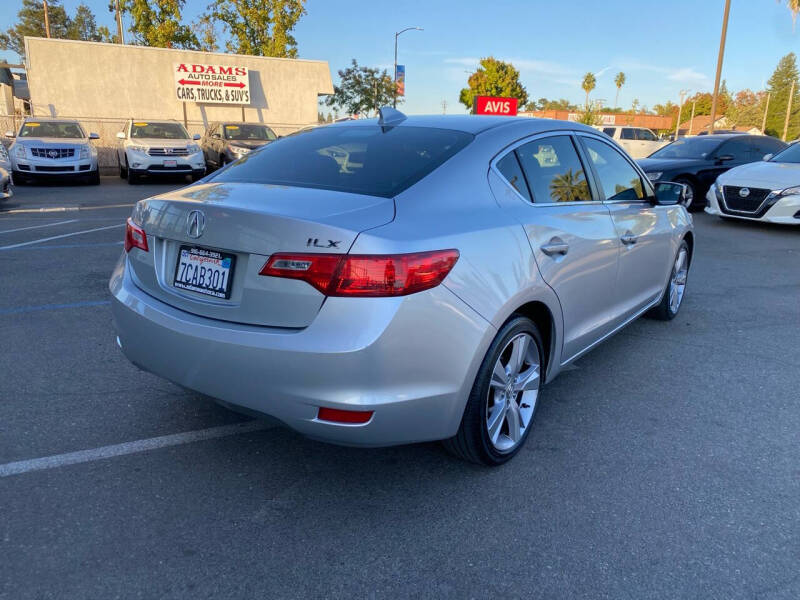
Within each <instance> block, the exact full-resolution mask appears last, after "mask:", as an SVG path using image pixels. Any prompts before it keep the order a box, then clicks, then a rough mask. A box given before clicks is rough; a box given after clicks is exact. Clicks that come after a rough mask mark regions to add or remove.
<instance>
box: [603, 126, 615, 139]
mask: <svg viewBox="0 0 800 600" xmlns="http://www.w3.org/2000/svg"><path fill="white" fill-rule="evenodd" d="M603 133H605V134H606V135H607V136H608V137H610V138H612V139H613V137H614V128H613V127H606V128H604V129H603Z"/></svg>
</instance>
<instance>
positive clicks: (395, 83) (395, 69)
mask: <svg viewBox="0 0 800 600" xmlns="http://www.w3.org/2000/svg"><path fill="white" fill-rule="evenodd" d="M412 29H413V30H416V31H423V29H422V27H406V28H405V29H403V30H402V31H396V32H395V34H394V94H393V98H394V102H393V103H392V106H393V107H394V108H397V38H399V37H400V34H401V33H405V32H406V31H411V30H412Z"/></svg>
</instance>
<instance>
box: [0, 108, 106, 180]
mask: <svg viewBox="0 0 800 600" xmlns="http://www.w3.org/2000/svg"><path fill="white" fill-rule="evenodd" d="M6 137H9V138H12V139H14V143H12V144H11V147H10V148H9V149H8V154H9V158H10V159H11V170H12V172H13V174H14V181H15V182H16V183H18V184H19V183H23V182H25V181H27V180H32V179H39V178H45V177H50V178H52V177H80V178H83V179H86V180H87V181H88V183H91V184H93V185H97V184H98V183H100V172H99V171H98V168H97V148H95V147H94V145H93V144H91V143H89V140H96V139H98V138H99V137H100V136H99V135H97V134H96V133H90V134H89V135H87V134H86V132H85V131H84V130H83V127H81V124H80V123H78V122H77V121H67V120H64V119H38V118H33V117H28V118H26V119H25V120H24V121H23V123H22V127H20V128H19V132H18V133H17V135H16V136H15V135H14V132H13V131H7V132H6Z"/></svg>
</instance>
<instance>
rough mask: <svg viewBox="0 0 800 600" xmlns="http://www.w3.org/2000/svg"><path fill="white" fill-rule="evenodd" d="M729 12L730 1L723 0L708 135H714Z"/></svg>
mask: <svg viewBox="0 0 800 600" xmlns="http://www.w3.org/2000/svg"><path fill="white" fill-rule="evenodd" d="M730 12H731V0H725V12H724V14H723V16H722V34H721V35H720V36H719V54H718V55H717V76H716V78H715V79H714V97H713V98H712V99H711V124H710V125H709V126H708V133H714V121H715V120H716V118H717V98H718V96H719V78H720V75H722V58H723V57H724V56H725V38H726V37H727V35H728V14H730Z"/></svg>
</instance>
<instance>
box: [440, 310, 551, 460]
mask: <svg viewBox="0 0 800 600" xmlns="http://www.w3.org/2000/svg"><path fill="white" fill-rule="evenodd" d="M543 356H544V354H543V353H542V338H541V336H540V335H539V330H538V329H537V328H536V325H535V324H534V323H533V321H531V320H530V319H528V318H527V317H523V316H516V317H514V318H512V319H511V320H510V321H508V322H507V323H506V324H505V325H504V326H503V328H502V329H501V330H500V332H499V333H498V334H497V337H495V339H494V341H493V342H492V345H491V346H490V347H489V350H488V351H487V353H486V356H485V357H484V359H483V363H481V367H480V369H479V370H478V375H477V377H476V378H475V383H474V384H473V386H472V391H471V392H470V395H469V398H468V399H467V405H466V408H465V409H464V415H463V417H462V418H461V425H460V427H459V429H458V433H456V435H455V437H453V438H451V439H449V440H446V441H445V442H444V445H445V447H446V448H447V449H448V450H449V451H450V452H452V453H453V454H455V455H456V456H458V457H459V458H463V459H464V460H468V461H471V462H474V463H478V464H483V465H486V466H497V465H501V464H503V463H505V462H507V461H509V460H511V458H513V457H514V456H515V455H516V454H517V452H519V451H520V449H521V448H522V446H523V444H524V443H525V440H527V439H528V435H529V434H530V430H531V428H532V425H533V418H534V415H535V414H536V408H537V407H538V401H539V389H540V388H541V384H542V378H543V376H544V375H543V364H544V361H543Z"/></svg>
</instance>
